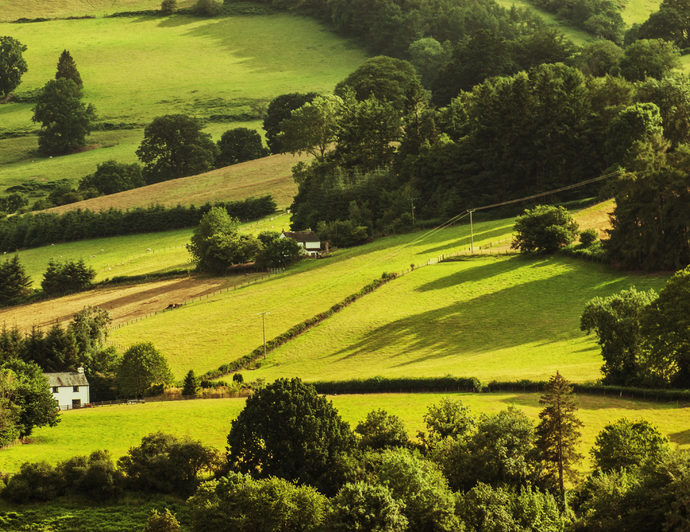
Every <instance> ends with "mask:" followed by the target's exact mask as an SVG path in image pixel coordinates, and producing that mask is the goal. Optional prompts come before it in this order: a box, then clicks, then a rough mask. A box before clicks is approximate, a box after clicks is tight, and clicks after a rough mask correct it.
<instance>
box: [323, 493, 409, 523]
mask: <svg viewBox="0 0 690 532" xmlns="http://www.w3.org/2000/svg"><path fill="white" fill-rule="evenodd" d="M404 509H405V505H404V504H402V503H401V502H400V501H398V500H396V499H394V498H393V495H391V492H390V490H389V489H388V487H386V486H382V485H381V484H375V485H372V484H367V483H364V482H357V483H355V484H351V483H350V484H345V485H344V486H343V487H342V488H341V489H340V491H339V492H338V494H337V495H336V496H335V497H334V498H333V509H332V511H331V513H330V514H329V516H328V527H327V530H329V531H333V532H336V531H342V532H349V531H351V530H376V531H379V532H398V531H400V532H402V531H403V530H407V529H408V528H407V524H408V521H407V518H406V517H405V515H404Z"/></svg>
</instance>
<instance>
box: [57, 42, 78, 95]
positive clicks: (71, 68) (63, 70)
mask: <svg viewBox="0 0 690 532" xmlns="http://www.w3.org/2000/svg"><path fill="white" fill-rule="evenodd" d="M60 78H65V79H71V80H72V81H74V83H76V84H77V87H79V88H80V89H81V88H82V87H83V86H84V83H83V82H82V80H81V76H80V75H79V71H78V70H77V63H75V61H74V59H73V58H72V54H70V53H69V51H67V50H63V51H62V53H61V54H60V59H58V64H57V72H56V73H55V79H60Z"/></svg>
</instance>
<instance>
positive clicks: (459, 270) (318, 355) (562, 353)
mask: <svg viewBox="0 0 690 532" xmlns="http://www.w3.org/2000/svg"><path fill="white" fill-rule="evenodd" d="M664 280H665V279H664V278H662V277H642V276H629V275H622V274H620V273H618V272H614V271H611V270H609V269H608V268H606V267H602V266H600V265H594V264H590V263H585V262H582V261H580V260H577V259H569V258H558V257H549V258H525V257H523V256H519V255H514V256H509V257H475V258H467V259H464V260H461V261H457V262H445V263H441V264H434V265H432V266H429V267H426V268H420V269H418V270H415V271H414V272H412V273H410V274H408V275H405V276H404V277H402V278H401V279H398V280H395V281H393V282H391V283H388V284H386V285H385V286H383V287H382V288H380V289H379V290H377V291H376V292H375V293H373V294H370V295H367V296H366V297H364V298H362V299H360V300H359V301H357V302H355V303H353V304H352V305H350V306H349V307H348V308H347V309H345V310H343V311H342V312H340V313H338V314H336V315H335V316H333V317H332V318H330V319H329V320H327V321H326V322H324V323H323V324H322V325H320V326H319V327H315V328H313V329H311V330H309V331H308V332H306V333H304V334H302V335H301V336H299V337H298V338H297V339H295V340H293V341H292V342H289V343H287V344H286V345H284V346H282V347H281V348H279V349H277V350H276V351H273V352H272V353H271V354H270V356H269V357H268V360H267V361H266V362H264V363H263V364H262V366H261V368H260V369H258V370H256V371H253V372H252V373H251V377H252V378H259V377H261V378H265V379H267V380H269V381H271V380H273V379H275V378H278V377H281V376H288V375H289V376H292V375H296V376H300V377H302V378H303V379H305V380H342V379H347V378H366V377H372V376H376V375H385V376H386V377H406V376H411V375H414V376H429V377H432V376H443V375H448V374H450V375H455V376H466V377H478V378H479V379H480V380H481V381H483V382H488V381H490V380H492V379H496V380H508V381H511V380H520V379H535V380H541V379H543V380H546V379H548V377H549V376H550V375H553V374H555V373H556V371H560V372H561V373H562V374H563V375H564V376H565V377H566V378H567V379H569V380H570V381H573V382H582V381H593V380H596V379H598V378H599V368H600V366H601V356H600V353H599V349H598V346H597V345H596V343H595V342H594V340H593V338H591V337H589V338H588V337H586V336H585V335H584V333H582V332H581V331H580V330H579V317H580V314H581V312H582V308H583V307H584V305H585V303H586V302H587V301H588V300H589V299H591V298H593V297H595V296H606V295H609V294H611V293H613V292H616V291H619V290H621V289H624V288H629V287H630V286H631V285H635V286H637V287H638V288H639V289H647V288H650V287H653V288H656V289H657V290H658V289H659V288H660V287H661V286H663V283H664Z"/></svg>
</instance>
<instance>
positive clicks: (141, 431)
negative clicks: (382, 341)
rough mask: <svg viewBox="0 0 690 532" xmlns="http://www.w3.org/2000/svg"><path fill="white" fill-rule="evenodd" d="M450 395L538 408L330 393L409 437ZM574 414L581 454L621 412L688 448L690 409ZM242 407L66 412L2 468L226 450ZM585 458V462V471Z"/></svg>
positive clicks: (352, 417)
mask: <svg viewBox="0 0 690 532" xmlns="http://www.w3.org/2000/svg"><path fill="white" fill-rule="evenodd" d="M448 395H451V396H452V397H454V398H459V399H461V400H462V401H463V402H465V403H466V404H467V405H468V406H470V408H471V409H472V410H473V411H474V412H475V413H476V414H479V413H482V412H487V413H495V412H498V411H499V410H502V409H504V408H507V407H508V406H511V405H513V406H516V407H518V408H520V409H522V410H523V411H524V412H525V413H526V414H527V415H528V416H529V417H531V418H532V419H533V420H535V421H536V420H537V417H538V412H539V410H540V406H539V403H538V400H539V396H538V395H537V394H519V393H500V394H380V395H341V396H333V397H331V399H332V400H333V404H334V405H335V407H336V408H337V409H338V410H339V411H340V413H341V415H342V416H343V418H344V419H345V420H346V421H348V422H349V423H350V425H351V426H352V427H353V428H354V426H355V425H356V424H357V423H358V422H359V421H361V420H363V419H364V418H365V417H366V414H367V412H369V411H371V410H374V409H376V408H384V409H385V410H387V411H388V412H390V413H392V414H395V415H397V416H399V417H400V418H401V419H402V420H403V422H404V424H405V427H406V430H407V432H408V434H410V436H415V435H416V433H417V431H419V430H421V429H423V428H424V427H423V420H422V416H423V415H424V413H425V412H426V409H427V407H428V406H429V405H431V404H433V403H436V402H438V401H439V400H440V399H441V397H443V396H448ZM578 402H579V405H580V411H579V415H580V418H581V419H582V421H583V422H584V425H585V427H584V429H583V437H582V443H581V450H582V452H583V454H587V451H588V449H589V448H591V446H592V445H593V443H594V438H595V437H596V434H597V433H598V432H599V431H600V430H601V429H602V428H603V426H604V425H606V424H607V423H610V422H611V421H613V420H615V419H617V418H619V417H623V416H626V417H628V418H630V419H638V418H644V419H648V420H650V421H651V422H653V423H654V424H655V425H657V426H658V427H659V428H660V430H661V431H662V432H663V433H664V434H667V435H668V436H669V437H670V439H671V441H672V442H674V443H676V444H679V445H681V446H683V447H688V446H690V431H688V426H690V406H688V405H680V406H679V405H675V404H674V405H669V404H659V403H645V402H641V401H630V400H624V399H618V398H609V397H596V396H580V397H578ZM243 406H244V399H206V400H196V401H172V402H159V403H147V404H144V405H117V406H107V407H99V408H93V409H83V410H73V411H68V412H65V413H63V416H62V421H61V423H60V424H59V425H58V426H57V427H54V428H41V429H37V430H36V431H35V433H34V435H33V436H32V437H31V443H29V444H26V445H16V446H14V447H10V448H7V449H3V450H2V451H0V471H3V472H12V471H16V470H17V469H18V468H19V465H20V464H21V463H23V462H25V461H39V460H47V461H48V462H51V463H56V462H58V461H60V460H65V459H67V458H69V457H71V456H75V455H81V454H87V453H89V452H91V451H93V450H96V449H109V450H110V451H111V452H112V453H113V455H114V456H115V457H119V456H122V455H123V454H125V453H126V452H127V450H128V449H129V447H131V446H134V445H137V444H138V443H139V442H140V440H141V437H142V436H144V435H146V434H148V433H150V432H155V431H158V430H160V431H164V432H171V433H173V434H176V435H178V436H189V437H191V438H194V439H199V440H201V441H202V442H204V443H205V444H207V445H212V446H214V447H217V448H219V449H223V448H224V447H225V445H226V436H227V434H228V432H229V430H230V421H231V420H232V419H234V418H235V417H236V416H237V415H238V414H239V412H240V410H241V409H242V408H243ZM584 467H587V463H585V464H583V468H584Z"/></svg>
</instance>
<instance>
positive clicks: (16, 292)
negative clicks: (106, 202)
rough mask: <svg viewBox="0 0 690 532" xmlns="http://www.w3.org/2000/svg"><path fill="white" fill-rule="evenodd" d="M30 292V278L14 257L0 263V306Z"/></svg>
mask: <svg viewBox="0 0 690 532" xmlns="http://www.w3.org/2000/svg"><path fill="white" fill-rule="evenodd" d="M30 291H31V278H30V277H29V276H28V275H27V274H26V271H25V270H24V266H22V264H21V263H20V262H19V257H18V256H17V255H15V256H14V257H12V258H11V259H8V260H5V261H4V262H2V263H0V305H4V304H7V303H11V302H12V301H15V300H17V299H19V298H21V297H22V296H25V295H27V294H28V293H29V292H30Z"/></svg>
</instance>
